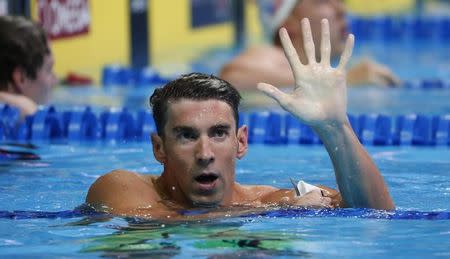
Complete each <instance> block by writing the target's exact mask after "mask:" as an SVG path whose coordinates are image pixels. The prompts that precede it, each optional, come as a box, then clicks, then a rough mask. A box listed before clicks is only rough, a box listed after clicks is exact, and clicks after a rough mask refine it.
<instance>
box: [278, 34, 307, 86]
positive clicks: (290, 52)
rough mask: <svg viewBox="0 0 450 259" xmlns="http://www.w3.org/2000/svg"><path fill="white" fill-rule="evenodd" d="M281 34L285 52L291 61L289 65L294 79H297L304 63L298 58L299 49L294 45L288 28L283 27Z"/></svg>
mask: <svg viewBox="0 0 450 259" xmlns="http://www.w3.org/2000/svg"><path fill="white" fill-rule="evenodd" d="M279 34H280V40H281V45H282V46H283V50H284V54H285V55H286V58H287V60H288V61H289V65H290V66H291V69H292V74H293V75H294V79H295V81H297V80H298V78H299V75H300V71H301V70H302V68H303V64H302V63H301V62H300V59H299V58H298V54H297V51H296V50H295V48H294V46H293V45H292V41H291V38H290V37H289V34H288V32H287V30H286V29H285V28H281V29H280V32H279Z"/></svg>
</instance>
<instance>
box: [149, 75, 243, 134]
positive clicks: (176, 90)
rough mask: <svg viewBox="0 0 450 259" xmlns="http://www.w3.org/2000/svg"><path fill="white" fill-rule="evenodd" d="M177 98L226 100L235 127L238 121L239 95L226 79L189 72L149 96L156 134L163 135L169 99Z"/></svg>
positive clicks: (174, 99) (175, 99)
mask: <svg viewBox="0 0 450 259" xmlns="http://www.w3.org/2000/svg"><path fill="white" fill-rule="evenodd" d="M179 99H190V100H210V99H215V100H219V101H223V102H226V103H227V104H229V105H230V107H231V108H232V110H233V115H234V119H235V120H236V128H237V127H238V123H239V103H240V101H241V99H242V98H241V95H240V94H239V92H238V91H237V90H236V89H235V88H234V87H233V86H232V85H231V84H230V83H228V82H227V81H225V80H222V79H220V78H218V77H216V76H213V75H206V74H202V73H190V74H187V75H182V76H180V77H179V78H177V79H175V80H173V81H171V82H169V83H167V84H166V85H165V86H163V87H162V88H157V89H156V90H155V92H154V93H153V94H152V96H151V97H150V106H151V107H152V109H153V119H154V121H155V124H156V130H157V132H158V135H160V136H164V126H165V124H166V122H167V114H166V112H167V108H168V103H169V101H177V100H179Z"/></svg>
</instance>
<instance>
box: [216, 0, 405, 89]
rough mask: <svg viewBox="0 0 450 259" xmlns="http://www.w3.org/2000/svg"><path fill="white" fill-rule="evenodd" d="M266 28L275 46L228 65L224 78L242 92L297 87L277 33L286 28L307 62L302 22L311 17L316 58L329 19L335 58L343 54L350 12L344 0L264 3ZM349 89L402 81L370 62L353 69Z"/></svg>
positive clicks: (254, 50) (262, 12)
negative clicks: (260, 84)
mask: <svg viewBox="0 0 450 259" xmlns="http://www.w3.org/2000/svg"><path fill="white" fill-rule="evenodd" d="M257 3H258V4H259V8H260V17H261V23H262V28H263V30H264V31H265V36H266V38H267V39H268V40H269V41H271V42H272V43H273V45H264V46H254V47H251V48H249V49H247V50H245V51H244V52H243V53H241V54H240V55H239V56H237V57H236V58H234V59H233V60H231V61H230V62H229V63H227V64H225V65H224V66H223V68H222V71H221V73H220V77H221V78H223V79H225V80H227V81H229V82H230V83H232V84H233V85H234V86H235V87H236V88H238V89H240V90H249V89H254V88H255V87H256V84H257V83H258V82H260V81H265V82H268V83H271V84H276V85H279V86H292V85H294V77H293V76H292V73H291V71H290V68H289V63H288V60H287V59H286V57H285V56H284V52H283V49H282V46H281V41H280V37H279V36H278V34H277V33H275V32H277V31H278V30H279V28H281V27H284V28H286V30H287V31H288V33H289V36H290V38H291V40H292V43H293V44H294V47H295V48H296V50H297V53H298V55H299V57H300V60H301V61H302V62H306V56H305V49H304V48H303V41H304V40H305V39H303V35H302V33H301V30H299V28H300V20H302V19H303V18H308V19H309V20H310V23H311V31H312V37H313V39H314V41H316V42H317V43H318V44H316V49H315V53H316V57H317V59H319V60H320V58H321V57H320V49H319V47H318V46H320V21H321V20H322V19H328V21H329V24H330V41H331V46H332V47H331V53H330V54H331V58H332V60H333V59H336V58H337V57H339V55H340V53H342V51H343V49H344V46H345V39H346V38H347V36H348V26H347V21H346V17H345V15H346V11H345V7H344V4H343V3H342V1H341V0H260V1H257ZM347 83H348V85H349V86H360V85H378V86H398V85H399V84H400V80H399V79H398V78H397V77H396V76H395V75H394V74H393V73H392V71H390V70H389V68H387V67H386V66H384V65H381V64H378V63H376V62H374V61H371V60H369V59H363V60H361V61H360V63H358V64H356V65H354V66H353V67H351V68H350V69H349V71H348V73H347Z"/></svg>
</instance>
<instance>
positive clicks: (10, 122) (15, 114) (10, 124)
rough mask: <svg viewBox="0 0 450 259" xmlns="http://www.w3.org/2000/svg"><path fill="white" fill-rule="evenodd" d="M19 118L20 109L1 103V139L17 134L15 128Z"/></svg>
mask: <svg viewBox="0 0 450 259" xmlns="http://www.w3.org/2000/svg"><path fill="white" fill-rule="evenodd" d="M19 119H20V111H19V109H17V108H15V107H12V106H9V105H0V140H5V139H8V138H14V137H15V136H16V130H15V129H16V126H17V123H18V121H19Z"/></svg>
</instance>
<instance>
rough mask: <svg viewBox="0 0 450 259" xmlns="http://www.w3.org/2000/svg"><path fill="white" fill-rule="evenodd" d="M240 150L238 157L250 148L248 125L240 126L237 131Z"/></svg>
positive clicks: (241, 156)
mask: <svg viewBox="0 0 450 259" xmlns="http://www.w3.org/2000/svg"><path fill="white" fill-rule="evenodd" d="M237 139H238V152H237V155H236V157H237V158H239V159H241V158H243V157H244V156H245V154H246V153H247V150H248V127H247V126H246V125H244V126H242V127H240V128H239V129H238V132H237Z"/></svg>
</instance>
